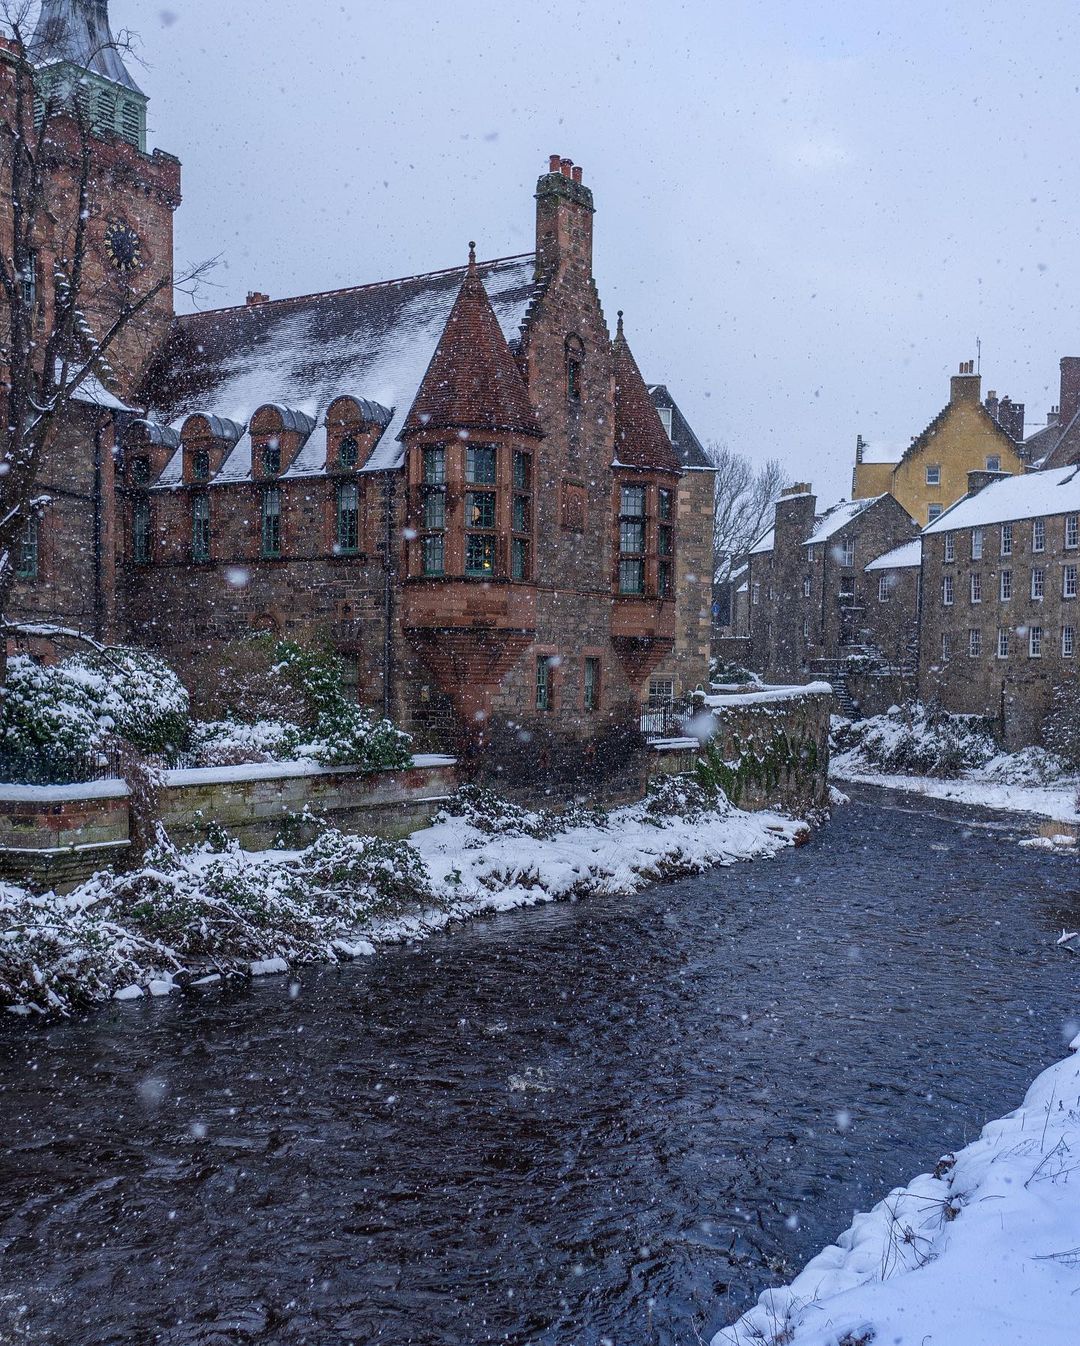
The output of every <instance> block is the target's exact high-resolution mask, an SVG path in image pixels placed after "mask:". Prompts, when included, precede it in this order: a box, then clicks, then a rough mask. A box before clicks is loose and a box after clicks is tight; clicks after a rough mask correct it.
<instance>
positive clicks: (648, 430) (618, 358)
mask: <svg viewBox="0 0 1080 1346" xmlns="http://www.w3.org/2000/svg"><path fill="white" fill-rule="evenodd" d="M615 461H616V462H617V463H618V464H620V465H621V466H623V467H640V468H652V469H655V470H657V471H661V472H680V471H681V468H680V465H679V459H678V457H677V455H676V453H675V449H674V447H673V446H672V443H671V440H670V439H668V436H667V431H666V430H665V429H664V426H663V424H662V422H661V420H660V415H659V413H658V412H657V410H656V407H655V406H654V405H653V401H652V398H651V397H650V396H649V390H648V388H647V387H646V386H645V380H644V379H643V378H642V377H641V370H640V369H639V368H638V365H637V361H636V360H635V359H634V356H633V353H632V352H631V350H630V346H629V344H628V343H627V340H626V334H625V333H624V331H623V320H622V314H621V313H620V314H619V330H618V332H617V334H616V336H615Z"/></svg>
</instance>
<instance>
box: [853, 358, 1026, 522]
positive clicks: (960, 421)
mask: <svg viewBox="0 0 1080 1346" xmlns="http://www.w3.org/2000/svg"><path fill="white" fill-rule="evenodd" d="M1023 438H1024V408H1023V406H1021V405H1019V404H1017V403H1013V402H1011V401H1010V400H1009V399H1008V398H1001V399H999V398H998V397H997V395H996V393H991V394H990V395H989V396H988V398H987V400H986V402H985V403H984V402H983V400H982V379H981V377H980V376H979V375H978V374H976V373H975V366H974V364H973V363H971V362H967V363H965V364H962V365H961V366H960V372H959V373H958V374H954V375H953V378H952V382H951V392H950V397H949V402H948V405H947V406H946V407H944V408H943V410H942V411H941V412H939V414H938V415H937V416H936V417H935V418H934V419H933V421H931V422H930V424H929V425H928V426H927V427H926V429H925V430H923V431H922V433H921V434H919V435H917V436H916V437H915V438H914V439H913V440H912V441H911V445H910V447H908V448H907V449H906V450H904V451H903V452H898V451H897V450H895V449H892V448H889V447H885V446H875V445H869V444H867V443H865V441H864V440H863V439H862V437H861V436H860V437H859V441H858V445H857V448H856V453H855V471H854V477H853V482H852V491H851V494H852V498H853V499H855V500H868V499H872V498H873V497H875V496H878V495H882V494H884V493H886V492H887V493H888V494H890V495H891V496H892V497H893V498H894V499H895V500H897V501H898V502H899V504H900V505H901V506H902V507H903V508H904V509H905V510H906V511H907V513H908V514H909V515H910V516H911V517H912V518H913V519H914V520H915V521H916V523H918V524H919V525H920V527H925V526H926V525H927V524H928V523H933V521H934V520H935V519H936V518H938V517H940V515H941V514H943V513H944V512H945V510H947V509H948V508H949V506H950V505H953V504H955V503H956V501H957V500H959V499H961V498H962V497H963V495H964V494H965V493H966V491H967V481H968V473H969V472H974V471H993V472H1006V473H1016V472H1022V471H1024V468H1025V466H1026V462H1027V456H1026V455H1025V454H1024V452H1023V448H1022V441H1023Z"/></svg>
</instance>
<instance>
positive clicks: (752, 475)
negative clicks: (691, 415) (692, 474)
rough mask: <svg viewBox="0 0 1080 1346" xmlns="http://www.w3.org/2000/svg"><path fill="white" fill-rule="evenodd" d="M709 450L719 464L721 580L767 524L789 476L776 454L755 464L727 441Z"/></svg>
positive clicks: (715, 529)
mask: <svg viewBox="0 0 1080 1346" xmlns="http://www.w3.org/2000/svg"><path fill="white" fill-rule="evenodd" d="M706 452H707V453H708V455H709V459H710V461H711V462H712V464H713V466H714V467H715V468H716V506H715V515H714V527H713V536H714V539H715V544H716V579H717V580H718V581H721V582H722V581H723V580H726V579H727V578H728V576H729V575H730V573H731V570H732V568H733V566H734V564H735V563H736V562H737V561H738V559H739V558H740V557H741V556H745V555H746V553H747V552H748V551H749V550H750V548H751V547H752V546H753V544H754V543H755V542H756V541H757V539H758V538H759V537H760V536H761V534H762V533H763V532H764V531H765V529H766V528H767V527H768V525H769V521H770V519H771V517H772V509H773V505H775V503H776V501H777V500H778V499H779V498H780V492H781V491H782V490H783V489H784V485H785V483H786V481H787V476H786V474H785V472H784V469H783V467H782V466H781V465H780V463H779V462H777V460H776V459H774V458H771V459H769V461H768V462H766V463H764V464H762V466H761V467H758V468H755V467H754V465H753V463H751V462H750V460H749V459H748V458H746V457H744V456H743V454H741V453H736V452H735V451H734V450H733V449H729V448H728V447H727V445H726V444H715V443H713V444H710V445H709V447H708V449H707V450H706Z"/></svg>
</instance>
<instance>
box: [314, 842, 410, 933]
mask: <svg viewBox="0 0 1080 1346" xmlns="http://www.w3.org/2000/svg"><path fill="white" fill-rule="evenodd" d="M303 867H304V874H305V875H306V877H307V880H308V882H309V883H310V884H311V885H312V886H313V887H314V888H316V889H321V890H322V891H323V892H324V893H327V894H332V899H333V901H334V902H335V903H341V902H347V903H349V904H351V907H350V916H351V917H352V918H353V919H355V918H356V917H357V916H359V915H360V914H363V915H365V916H369V915H379V914H383V913H385V912H386V911H388V910H392V909H394V908H395V907H400V906H402V905H409V904H416V903H420V902H423V903H427V904H429V905H430V904H434V902H435V897H434V894H433V892H432V890H431V885H430V883H429V881H428V875H427V870H426V868H425V866H424V862H423V861H422V860H421V858H420V855H419V853H418V852H417V850H416V849H415V847H413V846H410V845H409V843H408V842H407V841H387V840H385V839H384V838H382V837H358V836H348V835H346V834H345V833H343V832H338V831H335V830H332V829H330V830H327V831H325V832H324V833H323V834H322V835H321V836H320V837H319V838H318V839H317V840H316V841H315V842H313V843H312V845H310V846H309V847H308V848H307V850H306V851H304V853H303Z"/></svg>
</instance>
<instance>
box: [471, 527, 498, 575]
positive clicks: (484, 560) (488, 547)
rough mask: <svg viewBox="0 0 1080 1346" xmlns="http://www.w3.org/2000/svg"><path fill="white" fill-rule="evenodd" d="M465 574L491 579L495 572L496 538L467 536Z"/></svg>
mask: <svg viewBox="0 0 1080 1346" xmlns="http://www.w3.org/2000/svg"><path fill="white" fill-rule="evenodd" d="M465 574H466V575H468V576H469V578H470V579H490V578H491V577H492V576H493V575H494V574H495V539H494V538H493V537H482V536H475V535H473V534H468V535H467V536H466V538H465Z"/></svg>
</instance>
